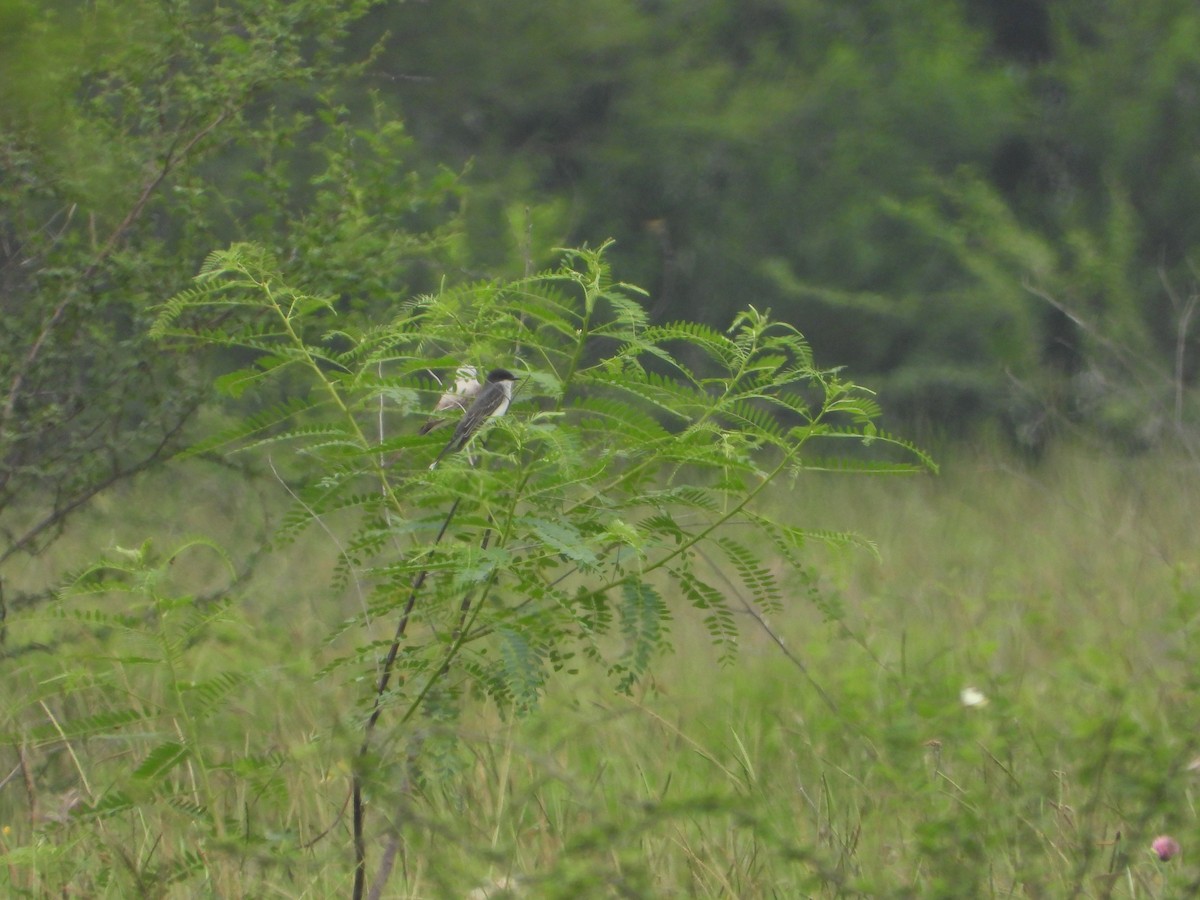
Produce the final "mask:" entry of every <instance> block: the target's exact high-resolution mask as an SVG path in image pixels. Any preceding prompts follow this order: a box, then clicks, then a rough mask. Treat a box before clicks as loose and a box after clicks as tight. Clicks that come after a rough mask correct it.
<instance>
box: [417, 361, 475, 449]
mask: <svg viewBox="0 0 1200 900" xmlns="http://www.w3.org/2000/svg"><path fill="white" fill-rule="evenodd" d="M482 387H483V385H482V384H480V383H479V373H478V372H477V371H476V369H475V367H474V366H459V367H458V370H457V371H456V372H455V373H454V384H453V385H451V386H450V387H448V388H446V392H445V393H444V394H442V396H441V397H440V398H439V399H438V402H437V405H436V406H435V407H434V408H433V415H432V416H430V418H429V419H427V420H426V422H425V424H424V425H422V426H421V427H420V429H419V430H418V432H417V433H418V434H428V433H429V432H431V431H433V429H435V428H437V427H438V426H440V425H442V424H443V423H444V422H445V421H446V420H445V419H441V418H438V413H444V412H448V411H449V410H452V409H461V410H466V408H467V406H468V405H469V404H470V403H471V401H472V400H474V399H475V395H476V394H478V393H479V391H480V389H481V388H482Z"/></svg>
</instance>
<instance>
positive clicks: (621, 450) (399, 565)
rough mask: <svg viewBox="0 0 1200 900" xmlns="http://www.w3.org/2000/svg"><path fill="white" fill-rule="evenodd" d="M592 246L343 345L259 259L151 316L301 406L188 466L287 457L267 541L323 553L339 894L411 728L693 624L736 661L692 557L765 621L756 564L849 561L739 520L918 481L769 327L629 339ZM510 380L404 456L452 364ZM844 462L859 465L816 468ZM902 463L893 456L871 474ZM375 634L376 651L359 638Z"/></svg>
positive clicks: (913, 453)
mask: <svg viewBox="0 0 1200 900" xmlns="http://www.w3.org/2000/svg"><path fill="white" fill-rule="evenodd" d="M606 249H607V245H606V246H602V247H600V248H599V249H596V250H588V249H583V250H576V251H568V252H566V253H565V258H564V262H563V263H562V265H561V266H559V267H558V268H554V269H551V270H548V271H544V272H541V273H538V274H536V275H533V276H531V277H528V278H524V279H520V280H517V281H512V282H485V283H479V284H474V285H470V286H465V287H461V288H454V289H450V290H447V291H445V292H443V293H442V294H440V295H436V296H424V297H420V298H418V299H415V300H412V301H408V302H405V303H403V304H402V305H401V306H400V307H399V309H398V310H397V315H396V317H395V318H394V319H393V321H391V322H389V323H383V324H379V325H376V326H372V327H368V328H364V329H358V330H351V329H349V328H340V327H339V322H338V316H337V307H336V304H335V303H334V302H333V301H332V300H331V299H329V298H326V297H321V296H316V295H313V294H310V293H307V292H306V291H304V290H302V289H300V288H298V287H296V286H295V285H294V284H292V283H291V282H290V281H289V280H288V279H287V278H286V277H285V276H284V275H283V274H282V270H281V267H280V265H279V264H278V262H277V261H276V260H274V259H273V258H272V256H271V254H270V253H269V252H268V251H266V250H265V249H263V248H262V247H260V246H256V245H252V244H237V245H234V246H232V247H230V248H229V249H228V250H224V251H219V252H215V253H213V254H211V255H210V257H209V258H208V259H207V260H206V262H205V264H204V266H203V268H202V270H201V272H200V274H199V276H198V277H197V280H196V286H195V287H194V288H192V289H190V290H188V291H185V292H184V293H181V294H179V295H178V296H176V297H175V298H173V299H172V300H171V301H170V302H168V303H167V304H165V306H164V307H163V309H162V311H161V314H160V315H159V317H158V319H157V321H156V323H155V325H154V328H153V334H154V335H155V336H157V337H160V338H163V339H169V340H172V341H200V342H202V343H205V344H208V345H212V346H214V347H217V348H222V349H225V350H235V349H236V350H249V351H251V352H253V353H254V354H255V358H254V361H253V362H252V363H251V364H250V365H248V366H246V367H243V368H241V369H238V370H236V371H233V372H230V373H228V374H227V375H225V376H224V377H223V378H222V379H221V380H220V385H221V386H222V387H223V388H224V389H225V390H226V391H227V392H229V393H230V394H233V395H236V396H240V395H242V394H243V393H244V392H246V391H248V390H251V389H257V390H262V389H263V388H265V386H266V385H268V384H269V383H271V382H273V381H275V380H277V379H280V378H281V377H284V376H285V373H286V374H287V377H288V378H289V379H290V380H289V384H296V383H297V382H299V383H305V384H307V385H308V386H309V390H308V392H307V393H303V394H298V395H295V396H293V397H291V398H290V399H288V400H285V401H284V402H282V403H281V404H279V405H277V406H274V407H271V408H269V409H267V410H264V411H262V412H260V413H257V414H255V415H251V416H247V417H246V418H245V420H244V421H242V422H240V423H239V424H238V425H236V426H235V427H233V428H231V429H229V430H227V431H225V432H223V433H220V434H217V435H214V436H213V437H212V438H211V439H209V440H207V441H205V442H203V443H202V444H201V445H199V446H198V447H197V448H195V450H194V451H193V452H208V451H212V450H215V449H217V448H232V449H235V450H237V451H240V452H256V453H263V452H266V451H268V450H271V449H273V448H275V447H287V448H289V449H291V450H293V451H294V452H295V454H296V458H297V460H300V461H303V465H302V466H301V467H300V468H299V469H296V470H294V471H295V472H296V474H295V476H294V478H293V482H294V483H293V484H290V485H289V490H290V491H292V492H293V494H294V498H295V508H294V511H293V513H292V514H291V515H290V516H289V517H288V518H287V520H286V522H285V523H284V526H283V528H282V530H281V534H280V537H281V538H284V539H286V538H289V537H293V536H295V535H296V534H298V533H299V532H300V531H301V530H303V529H305V528H308V527H312V526H313V525H314V524H318V523H319V524H320V525H321V526H322V527H323V528H325V529H326V530H327V532H328V533H329V534H331V535H334V536H335V539H336V547H337V556H338V562H337V580H338V583H339V584H340V585H342V586H350V585H352V586H354V588H355V589H356V591H357V593H358V595H359V596H361V598H362V603H361V610H360V612H359V614H358V615H356V616H355V617H354V618H353V619H352V620H350V621H347V622H345V623H344V624H343V626H342V627H343V630H358V631H359V632H360V633H361V634H362V635H363V639H362V641H361V642H360V645H359V647H358V649H357V651H355V652H354V653H351V654H349V655H347V656H344V657H343V658H341V659H338V660H337V661H335V662H334V663H333V664H332V665H330V666H329V667H328V668H327V669H326V670H325V671H324V673H323V675H324V676H325V677H330V676H332V675H334V674H335V673H338V672H341V671H344V670H345V669H346V668H350V669H351V670H352V671H354V672H356V673H357V672H360V671H361V670H362V668H363V667H366V668H367V669H368V670H369V671H371V672H372V673H373V679H372V684H373V688H372V690H371V692H370V695H369V696H366V697H364V702H365V703H366V704H367V705H366V706H365V707H364V708H363V710H362V716H363V727H364V739H363V742H362V745H361V749H360V752H359V755H358V759H357V761H356V764H355V769H354V834H355V849H356V878H355V894H356V896H361V895H362V893H363V891H364V890H365V881H366V869H365V866H366V830H365V829H366V822H365V815H366V798H367V796H368V795H371V796H378V797H388V796H389V795H390V796H391V797H392V799H393V800H395V801H396V802H399V796H398V795H399V794H401V793H403V792H404V791H405V790H406V789H408V788H409V787H410V786H411V784H412V782H414V781H415V782H417V783H420V782H421V780H422V778H423V775H422V772H421V769H420V767H419V766H418V765H417V764H415V763H414V764H413V765H411V766H409V771H406V772H402V773H400V774H399V775H397V774H396V773H395V772H394V771H393V769H392V768H390V767H388V766H386V765H384V764H383V761H382V758H381V757H379V756H377V755H376V750H377V748H379V747H381V746H387V747H389V748H391V755H392V756H393V757H394V755H395V745H396V744H398V743H399V744H403V745H407V750H406V751H405V753H404V756H405V757H406V758H408V759H410V760H419V759H420V757H421V753H422V750H423V745H424V743H425V741H426V740H427V739H428V737H429V731H428V729H427V728H425V727H418V723H419V722H420V721H421V720H422V719H423V718H424V719H441V720H444V719H446V718H449V719H450V720H453V719H455V718H456V717H457V716H459V715H460V714H461V712H462V710H463V708H464V704H465V703H466V702H467V700H468V698H469V697H472V696H484V697H487V698H490V699H491V700H492V701H493V702H494V703H495V704H496V705H497V707H498V708H499V709H500V710H501V711H504V712H507V711H517V712H520V711H522V710H527V709H529V708H531V707H532V706H534V705H535V704H536V703H537V701H538V698H539V696H540V694H541V692H542V689H543V686H544V685H545V683H546V681H547V679H548V678H549V677H550V676H551V675H552V674H553V673H555V672H559V671H564V670H566V671H571V670H572V669H573V668H574V666H575V663H574V662H573V660H575V659H576V658H577V656H583V657H587V658H590V659H592V660H596V661H601V662H603V664H604V665H605V666H606V668H607V671H608V673H609V675H610V677H611V678H612V681H613V684H614V687H615V688H616V689H617V690H619V691H628V690H629V689H630V688H631V687H632V685H633V684H634V683H635V682H636V681H637V679H638V678H639V677H640V676H641V675H642V674H643V673H644V672H645V671H646V669H647V667H648V666H649V664H650V662H651V660H652V659H653V657H654V655H655V653H656V652H658V651H660V650H661V649H662V648H664V647H665V646H667V645H668V641H669V632H670V623H671V620H672V617H673V616H675V615H677V614H678V613H679V612H680V609H681V607H682V606H684V605H690V606H692V607H694V608H695V609H697V611H698V612H699V613H700V614H701V615H702V616H703V617H704V622H705V624H706V626H707V628H708V630H709V633H710V634H711V637H712V639H713V641H714V643H715V644H716V646H717V648H718V650H719V652H720V653H721V654H723V655H728V654H729V653H730V651H731V649H732V647H733V646H734V643H735V641H736V638H737V629H736V627H735V624H734V609H733V608H732V607H731V605H730V601H729V600H728V598H727V592H725V591H724V590H722V589H720V588H719V587H717V586H715V585H713V584H712V583H710V581H709V580H708V579H709V577H710V576H709V575H707V574H706V570H705V569H704V568H703V567H702V566H700V565H698V564H697V560H698V559H699V558H700V554H701V553H702V551H704V549H705V548H706V547H709V546H711V547H712V548H713V549H714V551H715V552H717V553H719V554H720V555H721V556H722V557H723V558H724V559H726V560H727V561H728V563H729V568H730V570H731V572H732V573H734V579H735V582H736V583H737V584H738V586H739V590H740V592H741V593H742V594H743V595H744V596H745V597H748V598H751V600H752V602H753V603H754V604H755V605H756V606H757V607H758V608H760V609H762V610H764V611H770V610H775V609H778V608H780V607H781V605H782V604H783V601H784V597H785V591H784V587H783V585H782V583H781V581H780V579H779V576H778V574H777V572H776V571H775V570H774V569H773V568H772V567H771V565H770V560H772V559H773V558H776V557H777V558H781V559H783V560H786V561H788V562H789V563H791V564H793V565H795V566H801V565H802V562H801V557H802V554H803V552H804V547H805V544H806V543H807V542H808V541H810V540H814V539H815V540H820V541H824V542H829V543H833V544H845V543H850V542H855V541H859V540H860V539H858V538H857V537H856V536H854V535H852V534H845V533H826V532H810V531H805V530H802V529H799V528H796V527H794V526H792V525H790V524H788V523H786V522H783V521H780V520H778V519H775V518H772V517H771V516H769V515H767V514H766V513H765V512H763V511H762V509H761V503H760V502H759V501H761V500H762V499H763V498H764V497H766V496H767V495H768V494H770V493H772V492H775V491H778V490H794V489H796V480H797V479H798V477H799V476H800V475H802V474H803V473H804V472H806V471H812V470H818V469H831V468H833V469H838V470H849V471H863V472H910V471H915V470H919V469H921V468H926V467H931V466H932V462H931V461H930V460H929V459H928V457H927V456H925V455H924V454H923V453H922V452H921V451H919V450H918V449H916V448H915V447H913V446H912V445H911V444H909V443H907V442H905V441H903V440H901V439H899V438H897V437H894V436H892V435H889V434H886V433H883V432H881V431H879V430H878V429H877V428H876V426H875V424H874V420H875V418H876V417H877V415H878V413H879V410H878V407H877V405H876V403H875V401H874V400H873V399H872V397H871V396H870V394H869V392H868V391H866V390H864V389H862V388H860V387H858V386H857V385H854V384H852V383H850V382H848V381H846V380H844V379H843V378H842V377H841V376H840V375H839V374H838V373H837V372H836V371H831V370H820V369H818V368H816V367H815V366H814V364H813V360H812V355H811V352H810V350H809V347H808V344H807V342H806V341H805V340H804V338H803V337H802V336H801V335H800V333H799V332H797V331H796V329H795V328H793V327H792V326H790V325H787V324H785V323H781V322H775V321H772V320H771V318H770V317H769V315H767V314H765V313H762V312H759V311H758V310H756V309H754V308H753V307H751V308H748V309H747V310H745V311H744V312H742V313H740V314H738V315H737V316H736V317H735V319H734V321H733V322H732V324H731V326H730V328H729V329H728V331H726V332H719V331H716V330H714V329H712V328H709V327H707V326H704V325H699V324H695V323H688V322H679V323H673V324H668V325H650V324H649V323H648V321H647V316H646V313H645V311H644V309H643V307H642V305H641V304H640V302H639V299H638V294H639V293H640V292H639V291H638V290H637V289H636V288H633V287H631V286H629V285H626V284H622V283H619V282H616V281H614V280H613V279H612V276H611V273H610V271H609V268H608V265H607V263H606V260H605V251H606ZM468 363H469V364H472V365H474V366H476V367H477V368H478V369H479V370H480V371H484V370H487V369H488V368H491V367H493V366H501V365H502V366H504V367H506V368H509V369H512V370H513V371H516V372H519V373H520V376H521V381H520V383H519V385H518V387H517V389H516V396H515V400H514V403H513V407H512V412H511V413H510V414H509V415H507V416H505V417H503V418H500V419H497V420H494V421H493V424H492V426H491V427H490V428H488V429H487V430H486V433H485V434H482V435H480V436H479V437H478V438H477V439H476V440H475V441H474V442H473V443H472V444H471V445H470V447H469V448H468V449H467V450H465V451H463V452H460V453H457V454H455V455H452V456H450V457H448V458H447V459H446V460H445V461H443V462H442V464H441V465H440V466H438V467H437V468H432V467H431V466H430V461H431V460H432V459H434V457H435V456H436V454H437V453H438V451H439V450H440V449H441V447H442V446H443V445H444V444H445V442H446V440H447V438H448V431H439V430H434V431H432V432H430V433H429V434H420V433H418V430H417V429H416V428H414V427H413V423H415V422H417V421H418V420H424V419H425V417H426V416H427V414H428V410H429V409H431V408H432V407H433V405H434V404H433V400H434V399H436V397H437V395H438V394H439V393H440V392H441V391H442V389H443V388H442V383H443V382H444V381H445V380H446V379H447V378H449V377H452V375H453V373H454V371H455V369H456V368H457V367H458V366H460V365H462V364H468ZM847 441H850V442H852V444H854V445H855V446H857V447H859V448H861V452H856V453H847V452H837V450H838V448H839V446H840V445H844V444H845V442H847ZM879 448H884V449H891V450H896V451H899V453H900V455H901V457H902V458H901V459H899V460H896V459H892V458H889V457H888V455H887V454H880V453H878V452H877V451H878V449H879ZM388 620H390V621H392V622H393V623H394V629H393V631H392V637H391V639H390V641H386V642H382V643H381V642H380V641H379V640H378V639H377V637H376V635H377V634H378V627H379V624H380V623H381V622H384V621H388Z"/></svg>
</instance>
